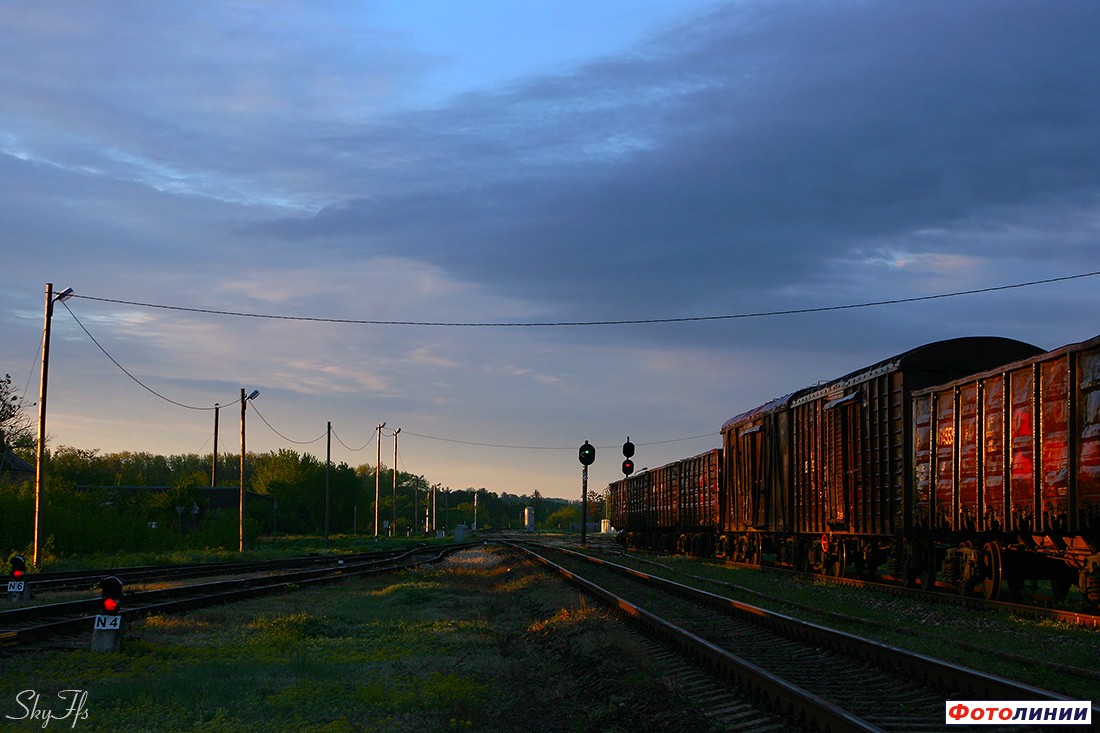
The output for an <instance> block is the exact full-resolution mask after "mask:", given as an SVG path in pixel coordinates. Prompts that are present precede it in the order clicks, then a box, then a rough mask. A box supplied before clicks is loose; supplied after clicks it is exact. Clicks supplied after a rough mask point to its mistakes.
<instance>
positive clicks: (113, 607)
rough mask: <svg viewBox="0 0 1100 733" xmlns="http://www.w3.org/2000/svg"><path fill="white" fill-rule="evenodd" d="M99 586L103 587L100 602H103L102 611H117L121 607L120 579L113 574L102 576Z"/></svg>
mask: <svg viewBox="0 0 1100 733" xmlns="http://www.w3.org/2000/svg"><path fill="white" fill-rule="evenodd" d="M99 587H100V588H102V589H103V593H102V595H101V596H100V602H101V603H102V604H103V610H104V612H106V613H119V611H120V610H121V608H122V581H121V580H119V579H118V578H116V577H114V576H112V577H110V578H104V579H103V580H102V581H100V583H99Z"/></svg>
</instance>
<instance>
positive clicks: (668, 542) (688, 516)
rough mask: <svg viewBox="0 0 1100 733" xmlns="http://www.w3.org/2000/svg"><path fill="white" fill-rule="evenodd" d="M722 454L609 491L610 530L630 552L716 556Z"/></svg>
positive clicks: (651, 472) (689, 461) (682, 462)
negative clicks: (646, 551)
mask: <svg viewBox="0 0 1100 733" xmlns="http://www.w3.org/2000/svg"><path fill="white" fill-rule="evenodd" d="M721 468H722V452H721V451H720V450H711V451H708V452H706V453H702V454H700V455H697V456H693V457H692V458H685V459H683V460H680V461H676V462H675V463H670V464H668V465H665V466H661V467H659V468H654V469H651V470H647V471H643V472H641V473H639V474H636V475H634V476H630V477H628V478H625V479H623V480H621V481H618V482H616V483H614V484H611V485H610V486H609V487H608V494H607V497H608V504H609V509H610V515H609V516H610V519H611V524H612V525H613V526H614V527H616V528H617V529H619V530H621V534H620V535H619V537H620V539H621V540H622V541H623V542H625V543H626V544H627V545H628V546H630V547H640V548H645V549H649V550H657V551H663V552H681V553H685V554H691V555H712V554H714V550H715V546H714V541H715V537H716V536H717V530H718V500H719V497H720V496H721V481H720V473H721Z"/></svg>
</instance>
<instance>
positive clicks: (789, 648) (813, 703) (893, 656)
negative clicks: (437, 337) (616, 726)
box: [512, 544, 1100, 731]
mask: <svg viewBox="0 0 1100 733" xmlns="http://www.w3.org/2000/svg"><path fill="white" fill-rule="evenodd" d="M512 546H513V547H517V548H518V549H521V550H522V551H524V552H527V553H530V554H531V555H533V556H534V557H536V558H537V559H539V560H540V561H541V562H543V563H544V564H546V565H547V566H548V567H550V568H551V569H553V570H555V571H556V572H558V573H559V574H561V575H563V577H565V578H566V579H567V580H569V581H570V582H572V583H574V584H575V585H577V586H579V587H581V588H582V589H583V590H584V591H585V592H586V593H589V594H592V595H595V596H596V597H598V598H601V599H602V600H603V601H605V602H607V603H609V604H611V605H612V606H613V607H616V608H618V609H619V610H620V611H621V612H622V613H624V614H626V615H627V616H629V617H631V618H632V619H635V620H637V621H638V622H639V623H642V624H643V625H645V626H646V627H647V628H648V629H649V630H650V632H651V633H653V634H655V635H656V636H658V637H660V638H661V639H663V640H665V641H666V642H667V643H669V644H671V645H673V646H675V647H677V648H678V649H680V650H681V651H683V652H685V653H686V654H687V655H689V656H690V657H692V658H693V659H694V660H695V661H696V664H698V665H699V666H702V667H704V668H706V669H707V670H709V671H710V672H712V673H713V674H716V675H717V676H719V677H722V678H724V679H728V680H732V681H734V682H735V684H736V686H737V687H739V688H741V689H744V690H748V691H750V693H751V695H752V696H753V697H755V698H758V699H766V700H767V701H768V704H769V705H770V706H772V707H773V708H776V709H778V710H781V711H784V712H785V713H786V714H787V715H789V716H790V717H791V718H792V719H794V720H795V721H796V722H797V723H798V724H800V725H801V726H803V727H807V728H817V729H818V730H831V731H926V730H939V729H941V728H940V726H943V725H944V710H945V701H946V700H948V699H949V698H955V699H969V700H1020V701H1023V700H1029V701H1045V702H1051V701H1065V700H1067V699H1068V698H1065V697H1063V696H1060V695H1057V694H1055V693H1050V692H1047V691H1045V690H1040V689H1038V688H1034V687H1031V686H1028V685H1023V684H1019V683H1014V682H1011V681H1009V680H1005V679H1003V678H1000V677H996V676H993V675H988V674H984V673H981V672H977V671H974V670H970V669H967V668H965V667H961V666H959V665H955V664H952V663H948V662H943V661H941V660H936V659H932V658H929V657H926V656H922V655H916V654H913V653H910V652H906V651H904V650H901V649H896V648H894V647H890V646H887V645H884V644H881V643H878V642H873V641H869V640H867V639H863V638H861V637H858V636H855V635H852V634H847V633H843V632H839V631H835V630H832V629H828V628H826V627H823V626H820V625H817V624H810V623H806V622H802V621H799V620H797V619H793V618H791V617H789V616H785V615H783V614H778V613H773V612H770V611H765V610H763V609H760V608H756V607H754V606H750V605H748V604H745V603H741V602H738V601H734V600H731V599H728V598H724V597H722V596H718V595H716V594H713V593H708V592H705V591H700V590H697V589H694V588H689V587H687V586H684V585H681V584H678V583H674V582H672V581H668V580H664V579H661V578H656V577H654V576H651V575H648V574H646V573H642V572H640V571H638V570H633V569H630V568H625V567H622V566H619V565H616V564H613V563H609V562H607V561H605V560H602V559H599V558H594V557H591V556H587V555H582V554H580V553H576V552H573V551H571V550H567V549H563V548H550V547H545V546H540V547H537V549H536V548H533V547H531V546H526V545H519V544H513V545H512ZM582 574H583V577H582ZM669 619H672V620H669ZM1093 712H1094V714H1096V715H1098V716H1100V711H1097V709H1095V708H1094V710H1093ZM1004 729H1005V730H1016V731H1019V730H1026V729H1027V727H1026V726H1025V727H1021V726H1019V725H1013V726H1005V727H1004ZM993 730H996V728H995V727H994V728H993Z"/></svg>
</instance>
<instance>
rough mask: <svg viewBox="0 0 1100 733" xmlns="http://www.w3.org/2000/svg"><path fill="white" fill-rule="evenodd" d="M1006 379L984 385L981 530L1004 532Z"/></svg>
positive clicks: (1000, 377)
mask: <svg viewBox="0 0 1100 733" xmlns="http://www.w3.org/2000/svg"><path fill="white" fill-rule="evenodd" d="M1004 385H1005V378H1004V376H1003V375H997V376H994V377H990V378H988V379H985V380H983V381H982V383H981V390H980V392H981V396H982V426H983V429H982V453H981V461H982V463H981V466H982V469H981V474H982V500H983V505H982V506H983V521H982V528H983V529H989V530H993V531H995V532H996V531H1001V530H1003V529H1004V528H1005V526H1006V519H1005V518H1006V516H1007V512H1006V510H1005V506H1006V504H1005V477H1004V466H1005V430H1006V429H1007V425H1006V423H1005V414H1006V412H1005V404H1004V397H1005V387H1004Z"/></svg>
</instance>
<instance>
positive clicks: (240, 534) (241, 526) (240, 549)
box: [237, 387, 248, 552]
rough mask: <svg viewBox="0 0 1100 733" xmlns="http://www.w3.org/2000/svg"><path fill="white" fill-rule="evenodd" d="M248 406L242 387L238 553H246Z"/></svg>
mask: <svg viewBox="0 0 1100 733" xmlns="http://www.w3.org/2000/svg"><path fill="white" fill-rule="evenodd" d="M247 404H248V401H247V399H246V398H245V396H244V387H241V476H240V483H241V487H240V515H239V516H238V518H237V538H238V543H237V552H244V411H245V406H246V405H247Z"/></svg>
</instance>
